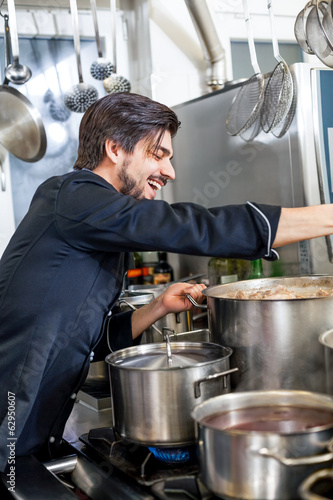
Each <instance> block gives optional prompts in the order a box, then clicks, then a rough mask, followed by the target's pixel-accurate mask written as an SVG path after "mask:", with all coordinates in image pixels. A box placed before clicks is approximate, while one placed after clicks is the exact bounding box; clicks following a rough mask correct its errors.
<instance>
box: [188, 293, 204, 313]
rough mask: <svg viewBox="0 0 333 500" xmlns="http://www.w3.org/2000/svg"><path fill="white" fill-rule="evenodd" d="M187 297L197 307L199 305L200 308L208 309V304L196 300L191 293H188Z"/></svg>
mask: <svg viewBox="0 0 333 500" xmlns="http://www.w3.org/2000/svg"><path fill="white" fill-rule="evenodd" d="M185 295H186V298H187V299H188V300H189V301H190V302H191V304H192V305H193V306H195V307H199V308H200V309H208V306H207V305H206V304H198V302H197V301H196V300H194V298H193V297H192V295H190V294H189V293H186V294H185Z"/></svg>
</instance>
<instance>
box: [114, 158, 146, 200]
mask: <svg viewBox="0 0 333 500" xmlns="http://www.w3.org/2000/svg"><path fill="white" fill-rule="evenodd" d="M130 164H131V161H130V160H125V161H124V163H123V165H122V169H121V171H120V173H119V175H118V178H119V180H120V182H121V188H120V189H119V192H120V193H121V194H124V195H126V196H132V197H133V198H135V199H136V200H143V199H144V197H145V194H144V188H142V187H140V186H138V185H137V180H136V179H135V178H134V177H133V176H131V175H130V174H129V173H128V167H129V165H130Z"/></svg>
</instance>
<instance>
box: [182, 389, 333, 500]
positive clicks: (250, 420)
mask: <svg viewBox="0 0 333 500" xmlns="http://www.w3.org/2000/svg"><path fill="white" fill-rule="evenodd" d="M192 417H193V419H194V420H195V422H196V428H197V433H198V443H199V463H200V470H201V476H202V479H203V481H204V483H205V485H206V486H207V488H208V489H209V490H210V491H212V492H213V493H214V494H216V495H218V496H221V497H222V498H235V499H239V498H242V499H243V500H263V499H265V500H291V499H296V498H299V497H298V495H297V490H298V487H299V485H300V483H301V482H302V481H303V480H304V479H305V478H306V477H307V476H308V475H309V474H311V473H312V472H314V471H315V470H318V468H322V466H323V464H325V465H326V466H327V465H328V464H332V462H333V451H332V450H331V449H330V444H329V443H330V442H332V441H331V440H332V438H333V399H332V398H331V397H329V396H327V395H323V394H317V393H312V392H308V391H249V392H239V393H230V394H224V395H221V396H218V397H215V398H211V399H209V400H207V401H204V402H203V403H201V404H199V405H198V406H196V407H195V408H194V410H193V411H192Z"/></svg>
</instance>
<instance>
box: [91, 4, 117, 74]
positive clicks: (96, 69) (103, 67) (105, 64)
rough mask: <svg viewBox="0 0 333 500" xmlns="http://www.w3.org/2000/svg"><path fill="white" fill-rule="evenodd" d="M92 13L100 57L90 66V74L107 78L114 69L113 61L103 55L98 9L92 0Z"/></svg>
mask: <svg viewBox="0 0 333 500" xmlns="http://www.w3.org/2000/svg"><path fill="white" fill-rule="evenodd" d="M90 6H91V13H92V17H93V21H94V29H95V38H96V45H97V52H98V59H96V61H94V62H93V63H92V65H91V66H90V74H91V76H92V77H93V78H95V79H96V80H105V79H106V78H108V77H109V76H110V75H111V74H112V71H113V64H112V62H111V61H109V60H108V59H106V58H105V57H103V54H102V47H101V39H100V36H99V30H98V21H97V10H96V1H95V0H90Z"/></svg>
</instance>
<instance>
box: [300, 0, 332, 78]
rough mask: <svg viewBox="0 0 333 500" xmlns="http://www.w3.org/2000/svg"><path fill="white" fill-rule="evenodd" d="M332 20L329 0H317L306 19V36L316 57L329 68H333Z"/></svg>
mask: <svg viewBox="0 0 333 500" xmlns="http://www.w3.org/2000/svg"><path fill="white" fill-rule="evenodd" d="M332 22H333V19H332V2H331V0H317V2H316V6H315V7H314V8H313V9H312V10H311V12H310V14H309V15H308V19H307V21H306V36H307V40H308V43H309V45H310V47H311V48H312V50H313V52H314V53H315V54H316V56H317V57H318V59H320V60H321V61H322V62H323V63H324V64H325V65H326V66H329V67H330V68H333V43H332V42H331V40H332V41H333V24H332Z"/></svg>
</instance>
